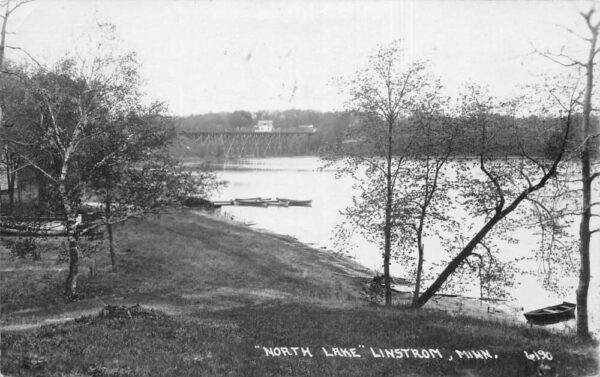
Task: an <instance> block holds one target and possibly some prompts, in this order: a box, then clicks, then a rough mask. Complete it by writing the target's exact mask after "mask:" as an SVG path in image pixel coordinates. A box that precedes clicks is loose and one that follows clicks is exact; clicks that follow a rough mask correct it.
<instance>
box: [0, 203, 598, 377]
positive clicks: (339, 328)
mask: <svg viewBox="0 0 600 377" xmlns="http://www.w3.org/2000/svg"><path fill="white" fill-rule="evenodd" d="M117 236H118V238H117V239H118V240H119V250H120V252H119V254H118V259H119V269H118V271H117V272H110V268H109V261H108V258H107V257H106V256H105V255H104V254H97V255H95V259H96V265H97V266H98V269H99V273H98V274H97V275H96V276H87V274H83V276H82V278H81V282H80V289H81V292H82V297H81V300H79V301H78V302H75V303H69V304H67V303H64V302H63V301H62V298H61V291H62V290H61V288H62V281H63V280H62V279H64V271H59V270H58V268H60V266H58V267H57V264H56V251H50V250H48V251H47V252H45V253H42V259H41V260H40V261H36V262H31V261H21V260H12V259H10V258H8V255H7V252H6V250H3V251H2V254H1V255H0V258H2V259H1V260H2V266H3V272H2V274H1V275H0V276H1V284H2V286H1V288H2V303H3V305H2V324H3V325H4V326H5V327H6V326H12V327H11V329H12V331H5V332H4V333H3V334H2V373H4V374H7V375H15V376H17V375H22V376H38V375H44V376H113V377H114V376H225V375H227V376H288V375H289V376H385V375H390V376H398V375H401V376H411V375H414V376H463V375H471V376H535V375H536V373H537V369H536V368H538V367H539V366H540V365H539V362H537V363H535V362H532V361H529V360H528V359H527V358H526V356H525V352H524V351H527V352H531V351H534V350H543V351H545V352H549V354H546V353H544V355H551V357H552V359H553V360H552V361H549V362H547V363H545V364H544V365H543V366H542V368H549V369H548V371H551V372H552V373H555V372H556V374H551V375H560V376H585V375H593V374H595V373H598V365H597V361H596V359H595V357H594V351H595V350H594V347H593V345H590V344H581V343H579V342H578V341H577V340H576V339H575V338H574V337H572V336H570V335H557V334H553V333H549V332H546V331H543V330H539V329H528V328H527V327H526V326H523V325H521V326H518V325H508V324H502V323H496V322H493V321H484V320H478V319H473V318H470V317H463V316H452V315H449V314H446V313H442V312H437V311H412V310H406V309H404V310H400V309H391V310H384V309H381V308H375V307H371V306H369V305H368V304H367V303H366V302H365V300H364V297H363V295H362V294H361V287H360V285H359V281H358V280H359V279H356V278H353V277H350V276H348V275H351V276H357V275H360V276H368V274H369V271H366V270H365V269H363V268H362V267H360V266H356V265H355V264H353V263H352V262H351V261H349V260H347V259H343V258H339V257H337V256H333V255H331V254H327V253H325V252H322V251H319V250H314V249H311V248H308V247H306V246H304V245H302V244H300V243H298V242H296V241H294V240H293V239H290V238H288V237H284V236H277V235H272V234H265V233H260V232H256V231H253V230H250V229H248V228H246V227H244V226H241V225H238V224H234V223H229V222H224V221H221V220H216V219H212V218H210V217H201V216H196V215H192V214H190V213H179V212H173V213H170V214H167V215H163V216H160V217H155V218H151V219H147V220H138V221H134V222H131V223H128V224H126V225H125V226H123V227H121V228H119V230H118V233H117ZM51 244H52V243H51V242H49V243H48V245H47V247H48V248H49V245H51ZM91 260H92V259H91V258H88V259H86V261H84V266H85V265H86V264H88V263H91ZM62 267H63V268H64V266H62ZM84 271H85V269H84ZM135 303H141V304H142V305H143V306H144V307H145V308H149V309H148V310H144V311H142V312H141V313H140V314H139V315H132V316H125V317H120V318H101V317H98V316H97V315H89V314H91V313H97V312H99V311H100V309H101V308H102V307H103V305H104V304H113V305H132V304H135ZM82 315H84V316H83V317H81V316H82ZM61 317H79V319H77V320H76V321H70V322H67V323H60V324H53V325H45V326H42V327H33V328H30V329H28V330H23V329H25V328H28V326H26V325H27V324H35V323H41V322H42V321H44V320H48V319H49V318H51V319H56V318H61ZM20 325H21V327H19V326H20ZM19 329H21V330H19ZM361 346H364V347H361ZM263 347H265V348H263ZM273 347H304V348H305V351H306V350H308V352H310V353H311V354H310V356H312V357H310V356H309V355H305V356H301V355H298V356H296V355H287V353H286V355H285V356H284V355H282V356H272V355H270V354H268V352H269V351H270V352H276V353H277V352H284V353H285V352H290V353H291V352H292V351H291V350H292V349H291V348H285V351H282V350H283V348H273ZM322 347H324V348H325V350H323V348H322ZM334 347H335V348H346V351H345V352H346V353H344V354H342V353H340V354H336V355H334V351H333V348H334ZM351 348H356V349H355V350H354V352H355V355H359V356H360V357H347V356H348V355H350V353H349V352H351V351H350V350H349V349H351ZM371 348H373V351H371ZM394 349H399V350H400V351H398V352H400V354H401V355H403V357H402V358H391V357H375V356H374V355H386V354H385V352H386V351H385V350H388V353H389V352H392V353H393V352H394ZM402 349H406V351H405V352H407V353H402V352H404V351H401V350H402ZM413 349H414V350H415V352H416V354H414V353H412V352H413V351H412V350H413ZM423 350H436V352H434V353H431V354H429V353H427V355H429V356H430V357H429V358H425V355H426V354H425V353H423ZM457 350H459V351H465V350H484V351H486V352H487V353H489V354H490V355H492V356H494V357H492V358H491V359H487V360H484V359H478V358H477V357H475V356H474V355H476V354H474V353H470V354H469V353H457V352H456V351H457ZM338 351H339V352H341V351H340V350H339V349H338ZM326 352H327V353H326ZM373 352H375V353H373ZM380 352H381V353H380ZM428 352H429V351H428ZM480 354H481V352H480ZM328 355H334V356H328ZM390 355H391V354H390ZM411 355H412V356H411ZM438 355H439V356H441V357H437V356H438ZM469 355H470V356H473V357H472V358H469V357H468V356H469ZM482 355H485V354H482ZM395 356H396V357H397V356H398V353H396V354H395ZM450 356H452V360H450ZM460 356H462V358H461V357H460ZM496 356H497V358H496ZM36 359H39V360H40V363H39V367H40V369H28V368H26V367H24V366H23V362H24V361H27V360H36Z"/></svg>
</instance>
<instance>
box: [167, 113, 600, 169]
mask: <svg viewBox="0 0 600 377" xmlns="http://www.w3.org/2000/svg"><path fill="white" fill-rule="evenodd" d="M362 119H364V114H355V113H350V112H344V111H331V112H321V111H316V110H295V109H292V110H284V111H258V112H254V113H251V112H248V111H243V110H237V111H234V112H222V113H207V114H195V115H189V116H178V117H174V118H173V126H174V128H175V130H176V131H177V132H178V133H179V134H180V137H179V138H178V143H176V144H175V145H173V147H172V148H171V152H172V154H173V155H175V156H176V157H183V158H189V157H192V158H193V157H217V158H221V157H227V156H226V155H225V151H224V150H223V147H222V146H221V145H217V144H215V145H211V144H205V145H202V146H200V145H197V144H195V143H194V141H193V140H192V139H190V138H186V137H185V136H183V135H184V133H186V132H190V133H193V132H207V131H213V132H215V131H217V132H232V131H252V130H253V127H254V125H256V124H257V123H258V121H259V120H272V121H273V128H274V130H275V131H279V130H281V131H291V130H296V129H299V126H302V125H313V126H314V127H315V130H316V131H315V133H314V134H313V135H311V136H310V138H307V139H306V140H302V141H300V142H297V143H296V144H294V145H292V146H291V147H290V148H288V149H287V150H285V151H276V150H273V151H270V152H268V154H267V155H260V156H255V157H268V156H277V155H278V156H295V155H316V154H320V153H327V151H328V150H331V149H334V148H335V146H336V145H339V144H340V143H352V142H356V141H357V140H356V135H355V134H354V133H353V129H354V128H356V126H357V125H359V123H360V122H361V120H362ZM435 121H436V123H437V126H436V128H437V129H438V130H439V132H438V133H436V138H437V139H438V140H439V143H438V144H439V148H440V153H443V152H444V150H445V148H447V145H448V143H447V142H446V141H445V140H447V138H448V137H453V141H452V150H453V151H452V154H453V155H457V156H472V155H479V154H480V152H481V151H480V148H481V144H479V143H477V142H476V139H477V138H479V137H480V135H479V133H480V132H481V131H480V129H478V128H476V127H471V125H470V124H469V122H467V121H463V120H461V119H460V118H452V117H448V116H445V115H441V116H439V117H438V118H437V119H436V120H435ZM572 122H580V118H579V117H578V116H575V117H574V118H573V119H572ZM488 124H489V126H488V131H487V132H488V135H487V137H486V138H487V140H488V142H489V143H490V144H489V145H488V146H487V148H488V150H489V152H490V153H492V154H495V155H498V154H500V155H513V156H515V155H521V154H522V151H523V150H528V151H532V150H535V151H537V154H538V155H545V154H548V153H550V154H551V153H552V150H554V149H555V148H557V147H559V146H558V145H555V144H556V143H555V142H558V141H560V140H561V139H562V136H563V132H564V128H565V119H558V118H547V119H544V120H543V122H540V119H538V118H535V119H533V118H532V117H528V118H514V117H511V116H505V115H492V116H491V117H490V119H489V122H488ZM540 125H541V126H540ZM592 126H593V127H594V129H595V130H596V132H595V134H598V133H599V132H600V127H599V122H598V119H593V120H592ZM572 129H574V130H579V129H580V127H573V128H572ZM490 135H492V136H493V137H492V138H490ZM424 137H430V135H429V136H425V135H424V134H423V133H421V132H420V131H419V124H415V122H411V119H410V118H408V119H404V120H401V121H400V122H399V127H398V131H397V133H396V138H397V139H398V141H399V143H400V144H402V143H403V142H405V141H407V140H413V141H414V140H420V139H423V138H424ZM569 140H570V146H569V148H567V149H568V150H576V148H577V146H578V145H579V144H581V143H582V142H583V138H582V137H581V135H579V134H578V133H577V131H575V132H572V133H571V135H570V138H569ZM421 141H423V140H421ZM596 142H597V141H596ZM416 144H417V145H418V144H420V143H416ZM434 144H435V143H434ZM442 149H444V150H442ZM596 150H598V148H596ZM596 157H598V156H596Z"/></svg>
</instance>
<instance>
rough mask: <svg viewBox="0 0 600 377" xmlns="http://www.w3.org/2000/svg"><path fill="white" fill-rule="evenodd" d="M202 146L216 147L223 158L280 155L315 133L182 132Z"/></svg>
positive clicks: (296, 146) (304, 141) (307, 139)
mask: <svg viewBox="0 0 600 377" xmlns="http://www.w3.org/2000/svg"><path fill="white" fill-rule="evenodd" d="M180 135H181V136H183V137H185V138H186V139H187V140H189V141H190V142H191V143H193V144H195V145H196V146H198V147H200V148H207V149H208V148H214V147H217V148H219V150H220V151H221V152H222V154H223V155H224V157H227V158H229V157H249V156H255V157H258V156H277V155H283V154H288V153H293V152H294V150H296V149H298V148H299V147H302V146H306V145H307V144H308V143H309V141H310V137H311V136H312V135H314V133H313V132H251V131H231V132H209V131H207V132H182V133H180Z"/></svg>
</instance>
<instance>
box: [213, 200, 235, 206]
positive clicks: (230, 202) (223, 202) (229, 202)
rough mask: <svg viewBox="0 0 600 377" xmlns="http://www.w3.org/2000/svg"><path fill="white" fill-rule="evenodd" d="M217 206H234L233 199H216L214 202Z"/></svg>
mask: <svg viewBox="0 0 600 377" xmlns="http://www.w3.org/2000/svg"><path fill="white" fill-rule="evenodd" d="M212 204H213V205H214V206H215V207H222V206H232V205H233V200H215V201H213V202H212Z"/></svg>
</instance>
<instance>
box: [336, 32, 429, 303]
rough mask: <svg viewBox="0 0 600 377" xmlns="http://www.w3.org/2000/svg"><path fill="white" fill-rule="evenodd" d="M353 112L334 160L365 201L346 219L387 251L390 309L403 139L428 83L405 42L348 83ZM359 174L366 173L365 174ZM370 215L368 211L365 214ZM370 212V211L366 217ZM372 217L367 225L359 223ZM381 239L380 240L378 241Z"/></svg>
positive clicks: (358, 201)
mask: <svg viewBox="0 0 600 377" xmlns="http://www.w3.org/2000/svg"><path fill="white" fill-rule="evenodd" d="M345 85H346V89H347V92H348V96H349V100H348V110H349V111H351V112H352V113H354V114H357V115H358V116H359V117H360V121H359V122H357V124H356V125H355V126H354V127H351V128H350V129H349V131H348V134H347V135H346V140H347V142H346V143H340V144H338V145H337V146H336V147H337V148H336V149H334V153H333V158H334V159H336V158H341V159H342V160H343V161H344V163H343V165H342V167H340V169H339V170H340V172H342V173H348V174H350V175H352V176H353V177H354V178H356V179H357V182H358V183H357V187H358V188H359V191H360V198H357V199H355V203H356V205H355V206H354V207H352V208H349V209H348V211H347V212H346V214H347V216H348V217H350V218H354V219H355V220H357V221H356V222H355V223H356V225H358V226H359V227H362V228H363V230H365V231H366V232H368V233H371V234H372V235H373V236H375V237H376V238H377V239H378V241H379V242H380V243H379V244H380V245H381V249H382V259H383V275H384V285H385V304H386V305H387V306H389V305H391V302H392V293H391V292H392V291H391V276H390V262H391V259H392V244H393V243H394V239H393V238H394V232H393V229H392V228H393V222H394V207H395V195H394V191H395V189H396V185H397V182H398V180H399V179H401V178H402V177H400V172H401V167H402V164H403V163H404V160H405V158H406V156H407V150H408V146H409V144H410V141H409V140H407V138H406V137H403V134H402V130H403V129H405V128H406V123H407V122H406V119H407V118H408V117H409V115H410V114H411V112H412V110H413V108H414V106H415V103H416V102H417V97H418V96H419V93H420V91H422V90H423V89H424V88H425V87H426V86H428V85H429V81H428V79H427V78H426V76H425V67H424V64H422V63H420V62H416V63H414V62H412V63H407V62H405V61H404V57H403V56H402V51H401V46H400V42H399V41H396V42H394V43H393V44H391V45H390V46H388V47H383V48H380V49H379V51H378V52H377V53H375V54H374V55H373V56H371V58H370V59H369V62H368V65H367V67H366V68H365V69H363V70H361V71H359V72H357V73H356V75H355V76H354V77H353V78H352V79H351V80H350V81H349V82H347V83H346V84H345ZM359 172H361V173H362V172H364V175H363V176H360V173H359ZM365 211H366V212H365ZM367 212H369V213H367ZM365 218H368V219H369V221H367V222H363V221H360V219H365ZM378 236H379V237H378Z"/></svg>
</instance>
